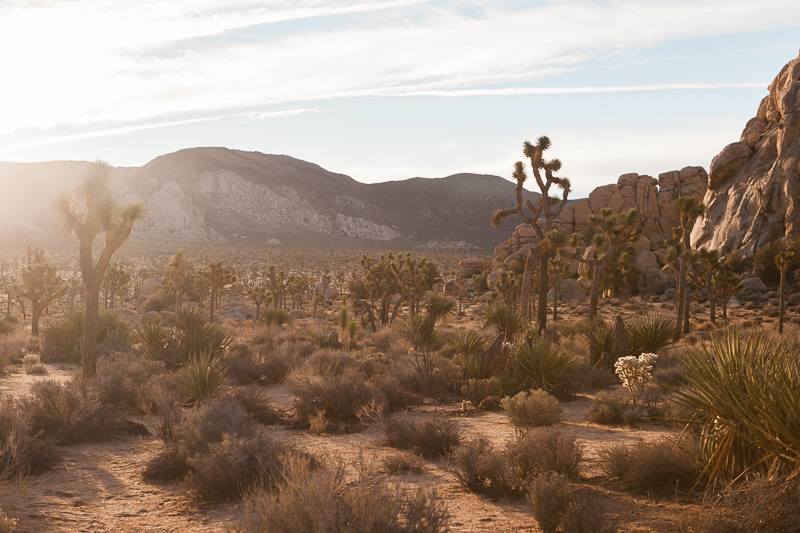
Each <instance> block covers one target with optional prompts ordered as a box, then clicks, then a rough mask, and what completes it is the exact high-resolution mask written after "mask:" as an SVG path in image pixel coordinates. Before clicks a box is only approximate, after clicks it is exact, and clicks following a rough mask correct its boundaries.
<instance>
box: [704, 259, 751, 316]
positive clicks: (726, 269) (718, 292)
mask: <svg viewBox="0 0 800 533" xmlns="http://www.w3.org/2000/svg"><path fill="white" fill-rule="evenodd" d="M711 286H712V288H713V290H714V296H715V297H716V298H717V299H718V300H719V302H720V303H721V304H722V320H723V321H724V322H725V325H727V324H728V300H730V299H731V296H733V295H734V294H736V293H737V292H740V291H741V290H743V289H744V283H742V280H741V279H739V276H737V275H736V274H735V273H734V271H733V267H731V265H730V264H729V263H727V262H724V261H722V262H720V264H719V268H718V269H717V272H716V273H715V274H714V277H713V279H712V282H711Z"/></svg>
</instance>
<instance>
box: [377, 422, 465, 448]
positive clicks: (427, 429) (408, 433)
mask: <svg viewBox="0 0 800 533" xmlns="http://www.w3.org/2000/svg"><path fill="white" fill-rule="evenodd" d="M382 429H383V434H384V436H385V437H386V442H387V444H389V446H392V447H395V448H402V449H412V450H414V452H415V453H418V454H420V455H422V456H423V457H435V456H437V455H446V454H448V453H450V452H451V451H453V449H455V447H456V446H458V444H459V443H460V442H461V429H460V428H459V426H458V422H457V421H456V420H453V419H448V418H444V417H441V416H434V417H433V418H428V419H424V420H412V419H411V418H410V417H409V416H408V414H407V413H402V414H400V415H397V416H393V417H391V418H389V419H387V420H385V421H384V422H383V427H382Z"/></svg>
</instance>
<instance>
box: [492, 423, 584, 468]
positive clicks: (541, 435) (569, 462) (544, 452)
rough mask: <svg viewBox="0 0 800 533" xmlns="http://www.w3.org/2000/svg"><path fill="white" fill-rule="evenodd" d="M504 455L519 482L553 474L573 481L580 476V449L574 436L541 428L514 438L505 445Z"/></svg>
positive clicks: (581, 456)
mask: <svg viewBox="0 0 800 533" xmlns="http://www.w3.org/2000/svg"><path fill="white" fill-rule="evenodd" d="M506 453H507V454H508V456H509V457H510V459H511V461H512V462H513V464H514V467H515V468H516V469H517V470H518V471H519V472H520V473H521V477H522V478H523V479H532V478H533V477H535V476H538V475H541V474H543V473H545V472H556V473H557V474H560V475H562V476H564V477H566V478H567V479H571V480H573V481H575V480H577V479H578V477H579V475H580V469H579V466H580V462H581V459H582V458H583V447H582V446H581V445H580V443H579V442H578V441H577V437H576V436H575V434H574V433H562V432H561V431H559V430H558V429H557V428H553V427H542V428H536V429H532V430H531V431H529V432H528V433H526V434H525V435H519V436H517V438H516V439H515V440H513V441H511V442H510V443H509V445H508V446H507V449H506Z"/></svg>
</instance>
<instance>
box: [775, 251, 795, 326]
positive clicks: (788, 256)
mask: <svg viewBox="0 0 800 533" xmlns="http://www.w3.org/2000/svg"><path fill="white" fill-rule="evenodd" d="M792 259H794V251H792V250H781V251H780V252H778V253H777V254H776V255H775V265H776V266H777V267H778V268H779V269H780V271H781V289H780V311H779V313H778V333H783V319H784V315H785V314H786V272H787V271H788V270H789V264H790V263H791V262H792Z"/></svg>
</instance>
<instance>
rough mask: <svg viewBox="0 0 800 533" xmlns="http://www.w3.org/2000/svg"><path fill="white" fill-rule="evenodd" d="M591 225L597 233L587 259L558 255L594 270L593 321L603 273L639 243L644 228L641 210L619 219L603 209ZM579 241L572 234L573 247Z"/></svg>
mask: <svg viewBox="0 0 800 533" xmlns="http://www.w3.org/2000/svg"><path fill="white" fill-rule="evenodd" d="M589 222H590V223H591V224H592V227H593V228H594V230H595V233H594V234H593V235H592V244H593V246H592V251H591V253H590V254H589V255H590V256H589V257H588V258H584V257H583V255H584V254H583V253H580V252H579V251H576V252H575V253H568V251H567V250H565V249H562V250H559V254H561V255H565V256H567V257H569V258H570V259H574V260H576V261H579V262H581V263H583V264H585V265H587V266H588V267H590V268H591V269H592V270H593V274H592V289H591V296H590V298H589V320H594V319H595V318H596V317H597V307H598V304H599V302H600V285H601V282H602V277H603V270H604V269H605V268H606V267H607V266H608V265H610V264H612V263H613V260H614V258H615V256H616V252H617V251H618V250H620V249H621V248H623V247H625V246H627V245H629V244H633V243H635V242H636V241H637V240H639V237H641V235H642V225H641V224H640V223H639V211H638V210H636V209H631V210H630V211H627V212H625V213H622V214H620V215H619V216H617V215H615V214H614V211H613V210H612V209H611V208H609V207H605V208H603V209H601V210H600V215H591V216H589ZM578 238H579V236H578V234H577V233H576V234H573V235H572V240H571V242H570V247H572V248H575V247H577V245H578Z"/></svg>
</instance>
